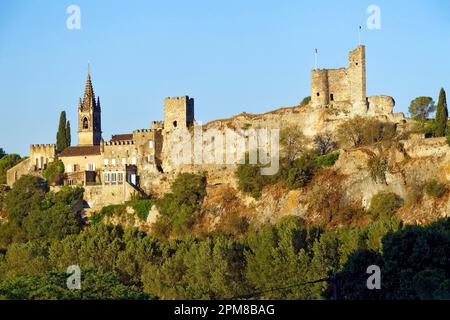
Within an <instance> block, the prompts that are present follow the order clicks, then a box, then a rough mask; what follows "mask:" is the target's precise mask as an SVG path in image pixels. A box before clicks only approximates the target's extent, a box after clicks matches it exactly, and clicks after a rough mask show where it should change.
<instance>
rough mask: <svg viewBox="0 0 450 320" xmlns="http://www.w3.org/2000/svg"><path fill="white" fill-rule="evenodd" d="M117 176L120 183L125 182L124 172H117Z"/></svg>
mask: <svg viewBox="0 0 450 320" xmlns="http://www.w3.org/2000/svg"><path fill="white" fill-rule="evenodd" d="M117 178H118V183H119V184H123V173H122V172H119V173H118V174H117Z"/></svg>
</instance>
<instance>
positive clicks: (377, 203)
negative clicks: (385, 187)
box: [370, 192, 404, 219]
mask: <svg viewBox="0 0 450 320" xmlns="http://www.w3.org/2000/svg"><path fill="white" fill-rule="evenodd" d="M403 203H404V201H403V199H402V198H400V196H398V195H397V194H395V193H392V192H379V193H377V194H376V195H374V196H373V198H372V200H371V202H370V213H371V214H372V216H373V217H374V218H375V219H378V218H382V217H391V216H393V215H395V213H396V212H397V211H398V209H400V208H401V207H402V206H403Z"/></svg>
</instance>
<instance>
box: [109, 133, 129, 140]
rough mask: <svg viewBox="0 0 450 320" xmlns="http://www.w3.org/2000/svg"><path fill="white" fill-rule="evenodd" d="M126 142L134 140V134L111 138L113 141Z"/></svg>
mask: <svg viewBox="0 0 450 320" xmlns="http://www.w3.org/2000/svg"><path fill="white" fill-rule="evenodd" d="M124 140H133V134H132V133H125V134H113V135H112V137H111V141H112V142H114V141H124Z"/></svg>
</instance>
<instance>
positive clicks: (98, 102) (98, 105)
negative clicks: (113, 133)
mask: <svg viewBox="0 0 450 320" xmlns="http://www.w3.org/2000/svg"><path fill="white" fill-rule="evenodd" d="M96 107H97V109H98V110H100V96H97V105H96Z"/></svg>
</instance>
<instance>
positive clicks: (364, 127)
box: [337, 116, 396, 147]
mask: <svg viewBox="0 0 450 320" xmlns="http://www.w3.org/2000/svg"><path fill="white" fill-rule="evenodd" d="M395 135H396V126H395V124H394V123H391V122H382V121H379V120H376V119H367V118H363V117H360V116H358V117H355V118H353V119H350V120H348V121H346V122H344V123H343V124H341V125H340V126H339V127H338V130H337V138H338V140H339V142H340V143H341V145H347V146H350V147H361V146H364V145H370V144H373V143H376V142H380V141H384V140H391V139H393V138H394V137H395Z"/></svg>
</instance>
